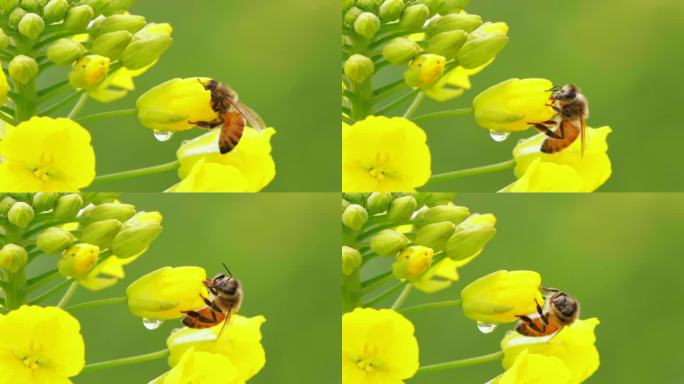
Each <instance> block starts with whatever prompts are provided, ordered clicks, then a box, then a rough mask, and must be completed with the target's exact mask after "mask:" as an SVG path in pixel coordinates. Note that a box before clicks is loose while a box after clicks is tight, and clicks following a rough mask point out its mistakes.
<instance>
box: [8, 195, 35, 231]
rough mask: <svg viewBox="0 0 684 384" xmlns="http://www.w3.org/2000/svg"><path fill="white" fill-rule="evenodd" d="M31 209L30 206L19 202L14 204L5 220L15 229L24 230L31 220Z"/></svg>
mask: <svg viewBox="0 0 684 384" xmlns="http://www.w3.org/2000/svg"><path fill="white" fill-rule="evenodd" d="M33 214H34V213H33V208H31V206H30V205H28V204H26V203H24V202H23V201H19V202H16V203H14V205H12V207H11V208H10V209H9V212H7V220H8V221H9V222H10V223H11V224H12V225H14V226H15V227H17V228H22V229H23V228H26V227H27V226H28V225H29V223H31V220H33Z"/></svg>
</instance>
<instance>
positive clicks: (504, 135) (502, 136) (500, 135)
mask: <svg viewBox="0 0 684 384" xmlns="http://www.w3.org/2000/svg"><path fill="white" fill-rule="evenodd" d="M489 136H491V137H492V139H493V140H494V141H496V142H498V143H500V142H502V141H504V140H506V139H508V136H510V133H508V132H499V131H489Z"/></svg>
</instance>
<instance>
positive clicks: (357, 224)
mask: <svg viewBox="0 0 684 384" xmlns="http://www.w3.org/2000/svg"><path fill="white" fill-rule="evenodd" d="M366 221H368V212H367V211H366V209H365V208H364V207H362V206H360V205H358V204H352V205H350V206H348V207H347V209H345V210H344V212H342V224H344V225H345V226H346V227H348V228H350V229H352V230H354V231H358V230H360V229H361V228H363V225H364V224H366Z"/></svg>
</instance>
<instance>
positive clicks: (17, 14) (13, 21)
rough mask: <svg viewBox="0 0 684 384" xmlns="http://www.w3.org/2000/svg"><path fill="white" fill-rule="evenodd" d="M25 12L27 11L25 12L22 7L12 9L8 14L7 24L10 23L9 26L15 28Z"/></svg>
mask: <svg viewBox="0 0 684 384" xmlns="http://www.w3.org/2000/svg"><path fill="white" fill-rule="evenodd" d="M27 13H28V12H26V10H25V9H24V8H16V9H14V11H12V13H10V15H9V20H8V24H9V25H10V27H12V28H14V29H17V27H18V26H19V22H20V21H21V19H23V18H24V16H25V15H26V14H27Z"/></svg>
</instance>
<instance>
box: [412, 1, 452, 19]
mask: <svg viewBox="0 0 684 384" xmlns="http://www.w3.org/2000/svg"><path fill="white" fill-rule="evenodd" d="M444 3H445V0H417V1H416V4H425V5H426V6H427V7H428V8H430V16H432V15H436V14H438V13H440V12H441V11H442V8H443V7H444Z"/></svg>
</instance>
